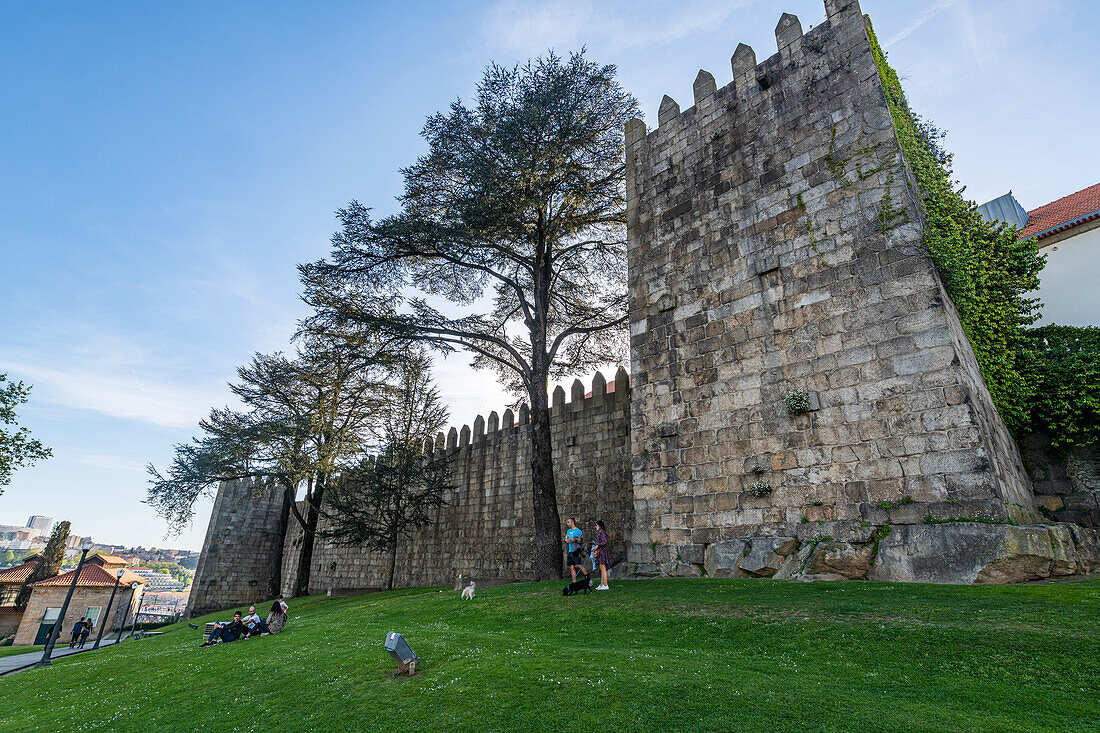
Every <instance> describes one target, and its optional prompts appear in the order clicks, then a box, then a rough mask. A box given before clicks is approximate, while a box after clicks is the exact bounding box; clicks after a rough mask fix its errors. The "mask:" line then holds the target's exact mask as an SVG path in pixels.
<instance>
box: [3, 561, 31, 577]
mask: <svg viewBox="0 0 1100 733" xmlns="http://www.w3.org/2000/svg"><path fill="white" fill-rule="evenodd" d="M36 565H38V561H37V560H35V561H32V562H25V563H23V564H22V565H16V566H15V567H13V568H8V569H7V570H0V583H22V582H23V581H25V580H26V579H27V578H29V577H31V573H33V572H34V567H35V566H36Z"/></svg>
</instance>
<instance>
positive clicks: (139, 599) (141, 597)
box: [130, 583, 145, 636]
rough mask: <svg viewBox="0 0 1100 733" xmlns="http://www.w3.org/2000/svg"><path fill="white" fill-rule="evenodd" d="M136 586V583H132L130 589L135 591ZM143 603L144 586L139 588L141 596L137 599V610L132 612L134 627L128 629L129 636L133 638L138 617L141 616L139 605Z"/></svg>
mask: <svg viewBox="0 0 1100 733" xmlns="http://www.w3.org/2000/svg"><path fill="white" fill-rule="evenodd" d="M137 585H138V584H137V583H134V584H133V585H132V586H131V587H132V588H134V590H137ZM144 602H145V586H142V587H141V596H140V597H139V598H138V607H137V610H136V611H134V625H133V626H132V627H130V636H133V635H134V633H135V632H136V631H137V625H138V616H139V615H140V614H141V604H142V603H144Z"/></svg>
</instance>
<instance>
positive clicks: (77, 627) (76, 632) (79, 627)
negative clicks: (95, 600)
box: [69, 616, 84, 649]
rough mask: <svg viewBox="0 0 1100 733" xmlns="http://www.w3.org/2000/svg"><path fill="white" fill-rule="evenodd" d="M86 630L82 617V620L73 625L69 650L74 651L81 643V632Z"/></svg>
mask: <svg viewBox="0 0 1100 733" xmlns="http://www.w3.org/2000/svg"><path fill="white" fill-rule="evenodd" d="M83 630H84V617H83V616H81V617H80V620H79V621H77V622H76V623H75V624H73V637H72V639H71V640H70V641H69V648H70V649H72V648H73V647H74V646H76V643H77V642H78V641H80V632H81V631H83Z"/></svg>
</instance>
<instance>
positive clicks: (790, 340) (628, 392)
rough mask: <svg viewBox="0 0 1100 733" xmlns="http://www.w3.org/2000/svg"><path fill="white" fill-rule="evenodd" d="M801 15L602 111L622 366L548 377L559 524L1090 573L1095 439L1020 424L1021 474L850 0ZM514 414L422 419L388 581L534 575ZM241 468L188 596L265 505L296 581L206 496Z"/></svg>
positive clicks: (729, 545) (715, 571) (725, 556)
mask: <svg viewBox="0 0 1100 733" xmlns="http://www.w3.org/2000/svg"><path fill="white" fill-rule="evenodd" d="M825 10H826V16H827V20H826V21H825V22H824V23H822V24H820V25H818V26H816V27H814V28H812V29H811V30H810V31H809V32H807V33H803V31H802V26H801V22H800V21H799V19H798V18H796V17H795V16H793V15H790V14H783V15H782V17H781V18H780V20H779V24H778V26H777V27H776V30H775V36H776V42H777V48H778V51H777V52H776V53H774V54H772V55H770V56H769V57H768V58H766V59H765V60H763V61H760V62H758V61H757V58H756V52H755V51H754V50H753V49H752V48H750V47H748V46H746V45H744V44H742V45H739V46H738V47H737V49H736V51H735V52H734V53H733V57H732V60H731V69H730V74H731V76H732V81H729V82H728V83H726V84H725V85H723V86H721V87H719V86H718V84H717V82H716V80H715V78H714V76H713V75H712V74H710V73H708V72H706V71H700V72H699V74H698V76H697V77H696V79H695V83H694V105H693V106H691V107H689V108H688V109H685V110H681V109H680V107H679V105H678V104H677V103H676V102H675V101H674V100H672V99H671V98H670V97H667V96H666V97H665V98H664V100H663V101H662V103H661V105H660V112H659V114H658V125H657V127H656V128H655V129H653V130H649V129H647V128H646V125H645V123H643V122H642V121H641V120H632V121H631V122H629V123H628V124H627V127H626V135H625V143H626V151H625V155H626V160H625V162H626V197H627V230H628V246H627V258H628V263H627V264H628V273H629V275H628V277H629V283H628V285H629V288H630V349H631V375H630V377H629V378H628V377H627V374H626V372H625V371H624V370H622V369H620V370H619V372H618V374H617V375H616V378H615V382H614V386H615V389H614V391H613V392H611V393H608V392H607V391H606V389H605V387H606V385H605V382H604V379H603V377H602V376H597V377H596V380H595V383H594V384H593V388H592V395H591V397H585V389H584V386H583V385H582V384H581V383H580V382H579V381H578V382H575V383H574V384H573V388H572V390H571V392H572V393H571V398H570V401H569V402H566V399H565V393H564V391H563V390H562V389H561V388H558V389H557V390H556V391H555V392H554V396H553V411H552V417H551V422H552V428H553V445H554V467H555V474H556V482H557V491H558V499H559V511H560V512H561V516H562V519H563V521H564V519H565V518H566V517H567V516H570V515H576V516H577V517H578V519H579V521H580V523H581V525H582V527H583V528H584V529H585V531H586V534H587V535H590V533H591V529H592V524H593V522H594V521H595V520H596V519H600V518H602V519H604V521H606V522H607V524H608V529H609V533H610V536H611V541H612V559H613V561H614V564H615V565H616V566H617V567H616V568H615V573H614V574H615V575H617V576H619V577H622V575H636V576H648V575H659V574H665V575H689V576H691V575H695V576H698V575H709V576H717V577H726V576H738V577H743V576H753V577H776V578H804V579H841V578H868V579H877V580H909V581H926V582H946V583H980V582H1011V581H1021V580H1033V579H1037V578H1044V577H1049V576H1052V575H1072V574H1080V573H1089V572H1092V571H1094V570H1095V569H1097V568H1098V567H1100V536H1098V534H1097V530H1096V529H1093V528H1090V527H1089V525H1092V526H1097V525H1100V502H1098V497H1100V478H1097V477H1098V476H1100V457H1098V456H1097V455H1096V452H1095V451H1093V452H1091V453H1087V454H1086V453H1080V455H1076V454H1075V455H1074V456H1070V457H1069V458H1068V459H1062V458H1058V457H1056V456H1054V455H1053V454H1051V453H1050V451H1049V450H1047V448H1048V446H1049V438H1043V437H1042V436H1037V437H1032V438H1029V439H1025V441H1024V445H1025V447H1026V448H1027V450H1028V466H1029V470H1030V473H1031V475H1030V476H1029V474H1028V471H1025V467H1024V462H1023V460H1022V458H1021V453H1020V450H1019V448H1018V447H1017V444H1016V442H1015V440H1013V438H1012V436H1011V435H1010V434H1009V432H1008V430H1007V429H1006V427H1005V425H1004V423H1003V421H1002V420H1001V418H1000V416H999V415H998V414H997V411H996V409H995V408H994V406H993V401H992V399H991V397H990V394H989V391H988V389H987V388H986V386H985V383H984V382H983V380H982V377H981V374H980V372H979V369H978V365H977V361H976V359H975V357H974V353H973V350H972V348H971V346H970V344H969V342H968V341H967V339H966V336H965V335H964V333H963V330H962V326H961V324H960V321H959V318H958V314H957V312H956V311H955V308H954V306H953V305H952V303H951V301H950V299H949V297H948V296H947V294H946V292H945V291H944V288H943V284H942V282H941V280H940V277H939V275H938V273H937V271H936V269H935V267H934V265H933V264H932V261H931V260H930V258H929V257H928V256H927V253H926V252H925V250H924V248H923V246H922V239H923V236H924V223H923V222H924V212H923V209H922V206H921V198H920V195H919V192H918V191H917V190H916V186H915V184H914V181H913V176H912V173H911V172H910V170H909V168H908V166H907V164H906V161H905V159H904V155H903V153H902V150H901V147H900V145H899V144H898V141H897V138H896V133H895V130H894V125H893V120H892V117H891V113H890V108H889V106H888V103H887V100H886V97H885V91H884V89H883V85H882V83H881V81H880V79H879V75H878V70H877V68H876V64H875V61H874V58H873V56H872V46H871V39H870V36H869V34H868V27H867V25H866V23H867V21H866V19H865V18H864V16H863V15H862V13H861V11H860V8H859V4H858V3H857V2H855V0H826V2H825ZM527 423H528V418H527V414H526V412H524V411H521V412H520V414H519V415H518V416H516V415H514V414H513V413H512V412H511V411H507V412H505V413H504V415H503V417H501V418H498V416H497V414H496V413H492V414H490V415H489V418H488V420H483V419H482V418H480V417H479V418H478V419H477V420H476V421H474V424H473V428H472V429H471V428H469V427H463V428H462V429H461V430H456V429H454V428H452V429H451V430H450V432H449V434H447V435H446V436H444V435H442V434H440V435H439V436H437V438H436V439H435V440H433V441H432V445H431V446H430V448H431V450H433V451H436V452H443V453H447V454H449V455H452V457H453V460H454V463H453V471H454V474H453V476H454V484H455V486H456V488H455V490H454V491H453V492H451V493H450V494H449V495H448V497H447V502H448V503H447V505H446V506H444V507H442V508H440V510H439V512H438V515H437V517H436V521H435V522H434V524H433V525H432V526H430V527H428V528H426V529H424V530H423V531H421V532H419V533H418V534H417V535H416V536H415V537H413V538H412V539H411V540H410V541H406V542H403V543H402V544H401V546H400V547H399V558H398V564H397V575H396V578H395V584H396V585H401V586H408V585H427V584H445V585H450V584H451V583H452V582H453V581H454V579H455V576H456V575H458V574H462V575H464V576H466V577H472V578H474V579H475V580H479V581H502V580H527V579H530V578H531V577H532V571H531V560H532V558H531V555H532V545H533V542H532V539H533V521H532V519H531V488H530V487H531V479H530V473H529V471H530V468H529V460H528V456H529V440H528V433H527V431H528V429H529V428H528V426H527ZM1044 441H1045V442H1044ZM1067 461H1068V462H1067ZM1033 481H1034V482H1035V484H1034V486H1033ZM247 490H248V489H247V487H243V488H242V487H239V486H230V485H227V486H223V488H222V491H221V492H220V493H219V502H218V504H216V505H215V509H214V516H212V518H211V524H210V530H209V532H208V534H207V545H206V547H205V548H204V552H203V556H202V560H200V564H199V570H198V573H197V580H196V584H195V587H196V591H193V593H192V601H193V603H194V605H195V607H196V608H207V607H214V605H215V604H216V603H217V602H218V601H219V600H224V599H229V598H234V599H235V598H238V597H242V598H243V596H242V594H249V593H251V594H253V595H252V596H250V597H252V598H255V597H256V595H255V594H257V593H258V594H260V597H263V594H262V593H261V592H260V591H261V588H263V577H264V574H265V573H269V574H271V575H274V574H275V571H274V570H272V569H271V568H270V567H268V565H265V562H266V560H264V559H262V557H261V558H257V557H253V556H252V555H250V554H249V553H248V552H246V551H245V548H247V547H249V546H255V547H256V548H260V549H258V550H256V551H255V552H256V553H259V554H260V555H262V553H263V549H262V548H265V547H275V545H276V544H277V543H276V542H274V541H271V540H270V537H271V532H276V533H277V532H278V531H281V530H280V528H283V527H285V530H286V535H285V542H284V543H283V544H284V545H285V553H284V554H285V560H284V561H283V564H282V573H281V575H282V577H283V578H284V579H285V578H291V577H293V576H294V571H295V568H294V563H295V562H296V558H297V554H298V553H297V546H298V543H299V542H300V538H299V530H298V528H297V527H296V526H295V525H294V524H293V523H291V524H290V526H287V525H286V524H279V520H278V517H277V515H278V510H277V509H276V508H275V503H273V502H274V500H268V499H264V498H262V497H261V498H259V499H256V500H255V507H256V508H255V510H254V514H250V513H249V511H248V510H245V509H243V508H242V507H243V506H247V502H229V501H223V500H222V494H225V495H226V496H229V495H233V496H237V495H239V494H241V492H247ZM1036 493H1038V495H1039V500H1038V501H1037V499H1036ZM265 501H266V502H268V503H265ZM234 537H235V538H236V539H235V543H236V544H234ZM588 538H589V539H590V536H589V537H588ZM314 562H315V565H314V567H313V569H312V580H311V588H310V589H311V592H323V591H326V590H330V589H333V590H343V589H356V588H358V589H362V588H375V587H379V586H382V585H384V582H385V577H386V573H387V570H388V557H385V556H383V555H381V554H378V553H373V552H369V551H366V550H364V549H362V548H357V547H341V546H337V545H331V544H328V543H326V541H325V540H323V539H319V540H318V542H317V546H316V548H315V552H314ZM208 575H210V576H212V577H207V576H208ZM213 576H218V577H217V578H215V577H213ZM221 576H225V577H221ZM283 582H284V583H285V582H286V581H285V580H284V581H283ZM269 595H270V594H269ZM196 597H197V598H198V600H196ZM234 602H237V601H234Z"/></svg>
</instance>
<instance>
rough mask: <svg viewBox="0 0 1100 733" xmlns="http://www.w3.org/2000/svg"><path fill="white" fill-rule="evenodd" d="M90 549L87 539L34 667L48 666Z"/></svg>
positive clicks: (81, 547)
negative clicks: (55, 618) (63, 599)
mask: <svg viewBox="0 0 1100 733" xmlns="http://www.w3.org/2000/svg"><path fill="white" fill-rule="evenodd" d="M90 549H92V539H91V538H90V537H89V538H88V539H86V540H84V544H82V545H81V546H80V562H78V563H77V564H76V570H74V571H73V582H71V583H69V592H68V593H67V594H66V595H65V602H64V603H62V604H61V615H60V616H58V617H57V622H56V623H54V625H53V629H51V630H50V636H49V638H47V639H46V648H45V649H43V650H42V658H41V659H40V660H38V664H36V665H35V666H36V667H47V666H49V664H50V655H51V654H53V645H54V644H55V643H56V642H57V637H58V636H60V635H61V626H62V624H64V623H65V614H66V613H67V612H68V610H69V601H71V600H72V599H73V591H74V590H76V581H77V580H78V579H79V578H80V571H81V570H83V569H84V561H85V560H87V559H88V550H90Z"/></svg>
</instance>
